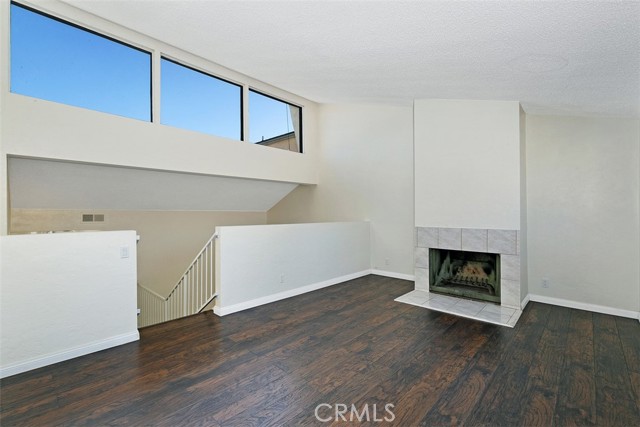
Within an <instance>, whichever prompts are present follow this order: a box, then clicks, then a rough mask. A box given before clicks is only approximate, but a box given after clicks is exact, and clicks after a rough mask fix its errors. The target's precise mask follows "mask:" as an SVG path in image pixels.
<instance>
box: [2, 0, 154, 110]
mask: <svg viewBox="0 0 640 427" xmlns="http://www.w3.org/2000/svg"><path fill="white" fill-rule="evenodd" d="M11 91H12V92H14V93H18V94H22V95H28V96H33V97H37V98H41V99H46V100H49V101H55V102H60V103H64V104H69V105H74V106H77V107H83V108H88V109H92V110H97V111H102V112H106V113H111V114H117V115H120V116H125V117H131V118H135V119H139V120H146V121H150V120H151V55H150V54H149V53H147V52H142V51H140V50H137V49H134V48H131V47H129V46H126V45H124V44H121V43H118V42H115V41H112V40H109V39H107V38H104V37H101V36H98V35H96V34H93V33H91V32H89V31H84V30H82V29H80V28H77V27H74V26H72V25H67V24H64V23H62V22H59V21H57V20H54V19H51V18H48V17H46V16H43V15H40V14H38V13H35V12H32V11H30V10H27V9H24V8H22V7H20V6H17V5H16V4H12V5H11Z"/></svg>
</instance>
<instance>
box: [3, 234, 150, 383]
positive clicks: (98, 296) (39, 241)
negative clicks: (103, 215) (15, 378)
mask: <svg viewBox="0 0 640 427" xmlns="http://www.w3.org/2000/svg"><path fill="white" fill-rule="evenodd" d="M123 247H125V248H128V250H129V257H128V258H121V248H123ZM61 248H64V250H61ZM0 251H1V253H2V259H1V261H0V265H1V266H2V267H1V273H0V274H1V276H0V295H1V297H2V299H1V300H0V308H1V310H0V324H1V325H2V330H1V334H0V376H1V377H5V376H9V375H13V374H17V373H20V372H24V371H27V370H30V369H35V368H38V367H41V366H45V365H49V364H52V363H56V362H59V361H62V360H66V359H70V358H73V357H77V356H81V355H84V354H87V353H91V352H94V351H99V350H102V349H105V348H109V347H113V346H115V345H119V344H124V343H126V342H130V341H135V340H137V339H138V338H139V335H138V330H137V322H136V262H135V260H136V233H135V231H119V232H102V233H62V234H37V235H24V236H2V237H0Z"/></svg>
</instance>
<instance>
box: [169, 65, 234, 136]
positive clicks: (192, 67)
mask: <svg viewBox="0 0 640 427" xmlns="http://www.w3.org/2000/svg"><path fill="white" fill-rule="evenodd" d="M158 56H159V57H160V61H159V63H160V82H159V83H160V87H162V60H163V59H164V60H166V61H169V62H171V63H173V64H175V65H178V66H180V67H184V68H186V69H188V70H191V71H195V72H196V73H200V74H203V75H205V76H207V77H211V78H214V79H216V80H220V81H222V82H225V83H228V84H230V85H233V86H237V87H238V88H240V95H239V96H240V140H239V141H240V142H245V140H244V96H243V93H244V88H245V85H243V84H240V83H236V82H234V81H231V80H229V79H225V78H223V77H218V76H216V75H214V74H211V73H209V72H207V71H204V70H202V69H199V68H197V67H194V66H192V65H188V64H185V63H184V62H181V61H179V60H177V59H173V58H172V57H170V56H167V55H164V54H162V53H158ZM160 105H161V107H160V121H159V122H158V124H162V90H160ZM165 126H171V125H165ZM173 127H177V126H173ZM179 129H184V128H181V127H179ZM194 132H199V133H204V132H200V131H194ZM206 134H207V135H213V136H217V137H219V138H225V137H223V136H219V135H214V134H209V133H206ZM227 139H228V138H227Z"/></svg>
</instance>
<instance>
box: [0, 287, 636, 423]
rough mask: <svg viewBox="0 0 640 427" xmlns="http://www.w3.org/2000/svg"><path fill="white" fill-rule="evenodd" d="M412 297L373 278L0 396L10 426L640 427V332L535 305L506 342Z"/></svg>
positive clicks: (613, 320)
mask: <svg viewBox="0 0 640 427" xmlns="http://www.w3.org/2000/svg"><path fill="white" fill-rule="evenodd" d="M412 287H413V283H412V282H407V281H403V280H397V279H390V278H385V277H380V276H374V275H371V276H366V277H363V278H360V279H356V280H352V281H350V282H346V283H343V284H340V285H336V286H332V287H330V288H326V289H322V290H319V291H316V292H312V293H308V294H305V295H301V296H298V297H295V298H290V299H287V300H284V301H280V302H277V303H273V304H269V305H266V306H263V307H258V308H255V309H252V310H248V311H245V312H241V313H236V314H233V315H230V316H227V317H224V318H218V317H216V316H215V315H213V313H210V312H208V313H203V314H200V315H196V316H192V317H188V318H185V319H180V320H177V321H173V322H167V323H164V324H160V325H155V326H151V327H148V328H144V329H142V330H141V331H140V333H141V339H140V341H139V342H137V343H131V344H127V345H123V346H120V347H117V348H113V349H109V350H105V351H102V352H99V353H95V354H92V355H88V356H85V357H81V358H77V359H74V360H71V361H67V362H63V363H59V364H56V365H53V366H49V367H45V368H41V369H38V370H34V371H31V372H27V373H24V374H20V375H16V376H13V377H9V378H5V379H4V380H2V381H0V408H1V410H0V424H1V425H2V426H14V425H15V426H21V425H30V426H53V425H74V426H75V425H78V426H82V425H89V426H94V425H141V426H142V425H152V426H177V425H200V426H214V427H215V426H251V425H265V426H298V425H334V424H335V425H345V424H347V423H348V422H345V421H344V420H342V419H341V418H340V417H338V418H336V414H335V409H336V407H337V408H338V410H339V411H340V410H341V409H344V407H342V406H339V405H346V406H345V407H348V410H347V412H345V413H344V417H345V419H346V420H349V417H350V416H352V417H353V418H352V419H353V420H354V422H352V423H351V424H360V423H359V422H358V417H360V419H361V420H362V423H363V424H370V425H373V424H386V425H399V426H414V425H415V426H417V425H425V426H442V425H468V426H474V425H482V426H552V425H557V426H569V425H581V426H638V425H640V323H639V322H638V321H637V320H632V319H624V318H619V317H613V316H606V315H601V314H593V313H589V312H585V311H579V310H571V309H567V308H562V307H554V306H550V305H545V304H539V303H530V304H529V305H528V306H527V308H526V309H525V311H524V313H523V315H522V317H521V318H520V320H519V322H518V324H517V325H516V327H515V328H514V329H509V328H506V327H501V326H495V325H489V324H484V323H480V322H477V321H472V320H468V319H463V318H457V317H454V316H451V315H448V314H444V313H437V312H433V311H429V310H426V309H424V308H420V307H414V306H411V305H407V304H402V303H397V302H394V301H393V299H394V298H396V297H398V296H400V295H402V294H405V293H407V292H408V291H409V290H411V288H412ZM322 404H326V405H325V406H320V407H319V410H318V415H319V416H320V417H321V418H322V419H325V420H326V422H320V421H319V420H317V419H316V417H315V415H314V412H315V410H316V408H317V407H318V405H322ZM387 404H392V405H393V407H389V409H390V411H391V412H386V411H385V405H387ZM327 405H331V408H329V406H327ZM352 405H354V408H355V410H356V411H357V412H356V413H355V414H353V412H352V411H351V409H352ZM374 405H375V408H376V413H375V414H374V413H373V412H374ZM365 408H367V411H368V412H367V413H365V412H364V409H365ZM391 413H392V414H393V417H392V416H391ZM374 415H375V418H374ZM391 418H393V420H392V421H391V422H388V421H389V420H390V419H391ZM367 419H368V420H369V423H366V422H365V421H366V420H367ZM374 419H377V420H383V421H382V422H375V421H374Z"/></svg>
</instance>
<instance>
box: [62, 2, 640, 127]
mask: <svg viewBox="0 0 640 427" xmlns="http://www.w3.org/2000/svg"><path fill="white" fill-rule="evenodd" d="M68 2H69V3H71V4H73V5H76V6H77V7H79V8H82V9H85V10H87V11H89V12H92V13H94V14H96V15H99V16H102V17H104V18H106V19H109V20H111V21H114V22H117V23H120V24H121V25H124V26H126V27H129V28H131V29H134V30H137V31H139V32H141V33H144V34H147V35H149V36H152V37H154V38H156V39H159V40H162V41H164V42H167V43H169V44H171V45H174V46H176V47H179V48H182V49H183V50H186V51H189V52H191V53H194V54H196V55H199V56H202V57H204V58H206V59H209V60H211V61H213V62H216V63H218V64H220V65H223V66H226V67H228V68H231V69H234V70H236V71H239V72H241V73H244V74H246V75H249V76H251V77H253V78H256V79H258V80H261V81H264V82H267V83H270V84H272V85H274V86H277V87H280V88H282V89H285V90H287V91H289V92H292V93H295V94H297V95H300V96H303V97H306V98H308V99H311V100H314V101H317V102H321V103H369V102H373V103H390V104H407V105H409V104H410V103H411V102H412V100H413V99H419V98H461V99H502V100H518V101H521V102H522V105H523V107H524V109H525V111H527V112H528V113H537V114H576V115H605V116H631V117H638V116H640V2H638V1H568V0H567V1H511V0H502V1H398V0H396V1H392V0H387V1H353V0H338V1H320V0H307V1H300V0H298V1H295V0H289V1H269V0H265V1H239V0H236V1H228V0H227V1H203V0H200V1H195V0H180V1H170V0H146V1H145V0H137V1H116V0H68Z"/></svg>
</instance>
